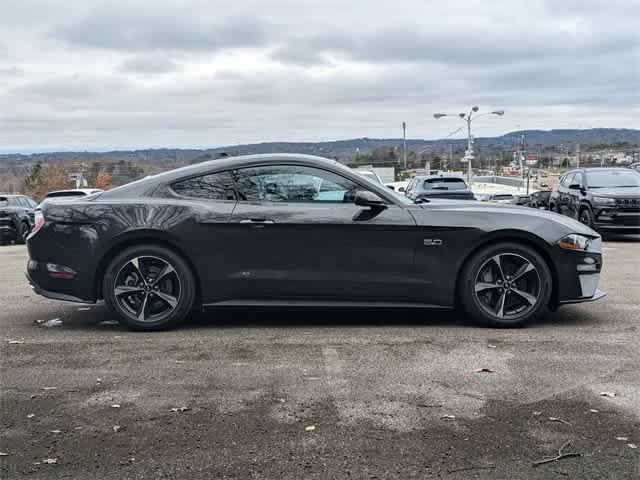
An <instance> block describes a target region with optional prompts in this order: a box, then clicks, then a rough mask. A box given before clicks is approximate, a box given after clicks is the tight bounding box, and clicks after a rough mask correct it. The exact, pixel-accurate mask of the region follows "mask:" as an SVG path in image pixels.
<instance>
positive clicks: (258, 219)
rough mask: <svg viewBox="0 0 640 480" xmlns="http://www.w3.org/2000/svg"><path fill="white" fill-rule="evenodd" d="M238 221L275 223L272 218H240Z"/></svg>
mask: <svg viewBox="0 0 640 480" xmlns="http://www.w3.org/2000/svg"><path fill="white" fill-rule="evenodd" d="M240 223H276V222H274V221H273V220H268V219H266V218H245V219H243V220H240Z"/></svg>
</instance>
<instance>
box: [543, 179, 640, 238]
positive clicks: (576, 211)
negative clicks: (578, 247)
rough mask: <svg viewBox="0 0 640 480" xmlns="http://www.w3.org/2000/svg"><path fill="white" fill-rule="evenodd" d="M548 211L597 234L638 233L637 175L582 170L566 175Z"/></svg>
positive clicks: (639, 186)
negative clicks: (573, 221)
mask: <svg viewBox="0 0 640 480" xmlns="http://www.w3.org/2000/svg"><path fill="white" fill-rule="evenodd" d="M549 209H550V210H553V211H555V212H557V213H561V214H563V215H567V216H569V217H573V218H575V219H579V220H580V221H581V222H582V223H584V224H585V225H588V226H589V227H592V228H594V229H596V230H598V231H615V232H619V233H640V173H639V172H636V171H634V170H631V169H628V168H581V169H577V170H571V171H570V172H567V173H565V174H564V175H563V176H562V177H561V178H560V181H559V182H558V185H557V186H556V188H554V189H553V192H552V193H551V196H550V198H549Z"/></svg>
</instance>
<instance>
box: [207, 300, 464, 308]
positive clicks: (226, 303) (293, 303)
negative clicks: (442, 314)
mask: <svg viewBox="0 0 640 480" xmlns="http://www.w3.org/2000/svg"><path fill="white" fill-rule="evenodd" d="M258 306H260V307H343V308H344V307H364V308H372V307H373V308H425V309H437V310H453V308H454V307H453V306H448V305H432V304H429V303H415V302H362V301H344V300H286V299H282V300H281V299H275V300H271V299H264V300H256V299H235V300H222V301H220V302H213V303H205V304H203V305H202V307H203V308H209V307H258Z"/></svg>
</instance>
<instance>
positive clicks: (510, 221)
mask: <svg viewBox="0 0 640 480" xmlns="http://www.w3.org/2000/svg"><path fill="white" fill-rule="evenodd" d="M410 208H411V210H412V211H413V212H415V214H414V216H415V217H416V219H417V221H418V222H419V223H421V224H423V225H425V226H426V225H433V224H434V219H435V216H433V215H432V213H433V214H436V213H437V217H438V218H440V217H441V216H442V218H448V219H450V220H451V221H452V223H453V224H456V223H459V224H460V225H461V226H462V225H465V224H469V225H475V226H476V228H479V229H482V230H486V231H491V230H509V229H515V230H525V231H527V232H529V233H534V234H541V233H542V232H545V234H544V235H541V236H544V237H545V238H546V239H547V240H548V241H550V242H554V241H557V240H559V239H560V238H562V237H563V236H565V235H568V234H570V233H578V234H581V235H587V236H590V237H599V236H600V235H599V234H598V232H596V231H595V230H592V229H591V228H589V227H587V226H586V225H584V224H583V223H580V222H579V221H577V220H574V219H573V218H570V217H567V216H565V215H560V214H558V213H555V212H551V211H548V210H540V209H537V208H529V207H524V206H519V205H513V204H501V203H490V202H479V201H471V200H470V201H466V200H445V199H431V200H429V203H420V204H416V205H415V206H412V207H410ZM443 214H444V216H443ZM456 218H457V219H459V220H456Z"/></svg>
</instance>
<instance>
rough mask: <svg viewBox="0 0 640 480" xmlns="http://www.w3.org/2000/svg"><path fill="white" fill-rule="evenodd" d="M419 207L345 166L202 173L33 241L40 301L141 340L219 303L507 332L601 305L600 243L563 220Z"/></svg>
mask: <svg viewBox="0 0 640 480" xmlns="http://www.w3.org/2000/svg"><path fill="white" fill-rule="evenodd" d="M417 202H420V203H414V201H412V200H409V199H407V198H406V197H404V196H402V195H398V194H396V193H395V192H393V191H391V190H389V189H388V188H386V187H385V186H384V185H380V184H377V183H374V182H370V181H368V180H367V179H365V178H363V176H361V175H359V174H358V173H357V172H354V171H352V170H351V169H349V168H347V167H344V166H342V165H340V164H339V163H337V162H334V161H330V160H325V159H322V158H318V157H311V156H303V155H287V154H282V155H254V156H245V157H237V158H227V159H220V160H213V161H210V162H205V163H200V164H197V165H192V166H189V167H185V168H180V169H177V170H173V171H170V172H166V173H162V174H159V175H156V176H153V177H148V178H145V179H143V180H139V181H137V182H133V183H130V184H128V185H125V186H122V187H119V188H116V189H114V190H111V191H108V192H104V193H98V194H95V195H91V196H88V197H84V198H81V199H78V200H73V201H71V202H69V201H67V202H61V203H57V202H56V201H55V200H51V201H48V202H46V203H45V204H44V205H43V207H42V211H41V213H40V214H39V215H38V218H37V219H36V227H35V229H34V231H33V232H32V234H31V235H30V237H29V239H28V248H29V255H30V259H29V263H28V266H27V277H28V279H29V281H30V282H31V283H32V285H33V287H34V288H35V290H36V291H37V292H38V293H41V294H42V295H44V296H47V297H50V298H56V299H60V300H71V301H79V302H95V301H97V300H99V299H104V300H105V302H106V304H107V305H108V306H109V307H110V308H111V309H112V310H113V311H114V312H115V313H116V314H117V315H118V317H119V318H120V320H121V321H122V322H123V323H124V324H126V325H127V326H129V327H131V328H134V329H148V330H153V329H160V328H166V327H169V326H172V325H175V324H177V323H178V322H180V321H181V320H183V319H184V318H185V316H186V315H187V314H188V313H189V312H190V311H191V310H192V309H194V308H199V307H202V306H210V305H232V304H233V305H238V304H244V305H247V304H258V303H259V304H285V305H318V304H319V305H397V306H402V305H404V306H426V307H434V308H452V307H454V306H456V305H457V306H461V307H463V308H464V309H465V310H466V311H467V312H468V314H470V315H471V316H472V317H473V318H475V319H477V320H479V321H481V322H483V323H485V324H489V325H494V326H515V325H520V324H523V323H525V322H527V321H528V320H530V319H532V318H534V317H535V316H537V315H539V314H540V313H541V312H543V311H545V310H546V309H547V308H550V309H552V310H553V309H555V308H556V307H557V306H558V305H560V304H563V303H573V302H582V301H588V300H594V299H597V298H599V297H601V296H602V295H604V294H603V293H602V292H600V291H599V290H598V289H597V285H598V278H599V272H600V269H601V265H602V256H601V239H600V236H599V235H598V234H597V233H596V232H595V231H593V230H591V229H590V228H588V227H586V226H585V225H583V224H581V223H579V222H577V221H575V220H573V219H570V218H567V217H563V216H561V215H557V214H555V213H551V212H544V211H538V210H532V209H528V208H525V207H516V206H511V205H497V204H489V203H482V202H474V201H469V202H466V201H450V200H431V201H427V202H423V201H420V200H418V201H417Z"/></svg>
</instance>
